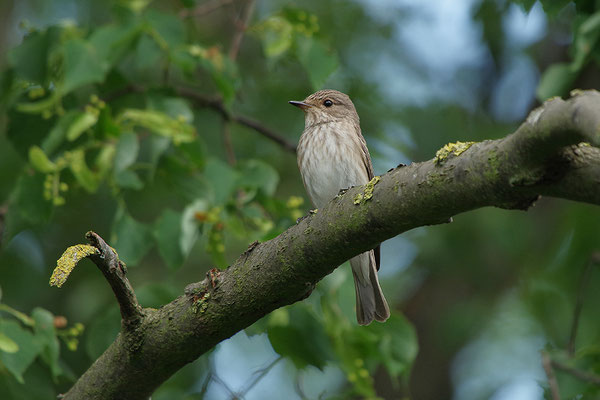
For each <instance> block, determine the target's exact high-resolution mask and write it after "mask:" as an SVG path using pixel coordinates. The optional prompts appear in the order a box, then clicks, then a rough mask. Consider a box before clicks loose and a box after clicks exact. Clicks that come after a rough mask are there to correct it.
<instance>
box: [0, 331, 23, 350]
mask: <svg viewBox="0 0 600 400" xmlns="http://www.w3.org/2000/svg"><path fill="white" fill-rule="evenodd" d="M0 351H3V352H5V353H16V352H17V351H19V345H18V344H17V342H15V341H14V340H12V339H11V338H9V337H8V336H6V335H5V334H4V333H1V332H0Z"/></svg>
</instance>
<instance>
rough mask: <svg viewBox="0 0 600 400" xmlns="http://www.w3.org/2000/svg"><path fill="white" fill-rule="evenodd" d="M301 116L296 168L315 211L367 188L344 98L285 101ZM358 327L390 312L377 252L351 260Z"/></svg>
mask: <svg viewBox="0 0 600 400" xmlns="http://www.w3.org/2000/svg"><path fill="white" fill-rule="evenodd" d="M289 103H290V104H292V105H294V106H296V107H299V108H300V109H301V110H302V111H304V131H303V132H302V136H301V137H300V141H299V143H298V149H297V155H298V168H299V169H300V175H302V182H303V183H304V187H305V188H306V191H307V193H308V196H309V197H310V200H311V201H312V203H313V204H314V206H315V207H316V208H322V207H323V206H325V205H326V204H327V203H328V202H329V201H330V200H332V199H333V198H334V197H335V196H336V195H337V194H338V193H339V192H340V190H343V189H348V188H350V187H353V186H358V185H364V184H367V183H368V182H369V181H370V180H371V179H372V178H373V177H374V172H373V164H372V162H371V156H370V154H369V149H368V148H367V143H366V141H365V139H364V137H363V135H362V133H361V129H360V119H359V117H358V113H357V112H356V108H355V107H354V103H352V100H350V97H348V95H346V94H344V93H342V92H339V91H337V90H332V89H325V90H319V91H318V92H316V93H313V94H311V95H309V96H308V97H306V98H305V99H304V100H303V101H289ZM350 266H351V268H352V276H353V277H354V288H355V292H356V319H357V321H358V323H359V324H360V325H368V324H370V323H371V322H372V321H373V320H377V321H379V322H384V321H386V320H387V319H388V318H389V316H390V309H389V307H388V304H387V301H386V300H385V297H384V295H383V291H382V290H381V286H380V285H379V278H378V276H377V271H378V270H379V246H377V247H376V248H375V249H373V250H370V251H367V252H364V253H362V254H359V255H357V256H356V257H354V258H352V259H350Z"/></svg>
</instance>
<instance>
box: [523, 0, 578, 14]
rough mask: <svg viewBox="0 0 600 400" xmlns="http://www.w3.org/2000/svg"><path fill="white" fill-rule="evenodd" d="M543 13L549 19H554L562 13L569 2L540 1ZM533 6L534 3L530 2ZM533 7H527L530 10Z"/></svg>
mask: <svg viewBox="0 0 600 400" xmlns="http://www.w3.org/2000/svg"><path fill="white" fill-rule="evenodd" d="M540 2H541V3H542V7H543V8H544V12H545V13H546V15H548V16H549V17H556V15H558V13H559V12H561V11H562V9H563V8H565V7H566V6H567V5H569V4H570V3H571V0H541V1H540ZM532 3H534V4H535V1H534V2H532ZM532 6H533V5H531V6H529V8H531V7H532Z"/></svg>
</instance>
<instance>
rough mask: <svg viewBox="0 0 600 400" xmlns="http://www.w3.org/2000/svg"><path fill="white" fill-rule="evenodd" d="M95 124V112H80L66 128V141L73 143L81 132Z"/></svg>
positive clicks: (96, 118)
mask: <svg viewBox="0 0 600 400" xmlns="http://www.w3.org/2000/svg"><path fill="white" fill-rule="evenodd" d="M96 122H98V113H97V112H95V113H94V112H89V111H85V112H80V113H79V114H78V115H77V116H75V117H74V118H73V120H72V121H71V123H70V124H69V127H68V128H67V132H66V136H67V139H68V140H69V141H71V142H72V141H74V140H75V139H77V138H78V137H79V136H80V135H81V134H82V133H83V132H85V131H86V130H88V129H89V128H91V127H92V126H94V125H96Z"/></svg>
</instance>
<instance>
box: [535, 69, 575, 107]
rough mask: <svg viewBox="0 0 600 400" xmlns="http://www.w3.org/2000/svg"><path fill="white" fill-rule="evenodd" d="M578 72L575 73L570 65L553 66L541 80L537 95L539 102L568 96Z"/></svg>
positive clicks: (545, 72)
mask: <svg viewBox="0 0 600 400" xmlns="http://www.w3.org/2000/svg"><path fill="white" fill-rule="evenodd" d="M576 77H577V72H574V71H573V70H572V69H571V67H570V66H569V65H568V64H563V63H558V64H554V65H551V66H550V67H549V68H548V69H547V70H546V71H544V74H543V75H542V78H541V79H540V83H539V85H538V87H537V91H536V95H537V98H538V100H540V101H544V100H546V99H549V98H550V97H554V96H562V95H564V94H566V93H567V92H568V91H569V89H570V88H571V86H572V85H573V82H574V81H575V78H576Z"/></svg>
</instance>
